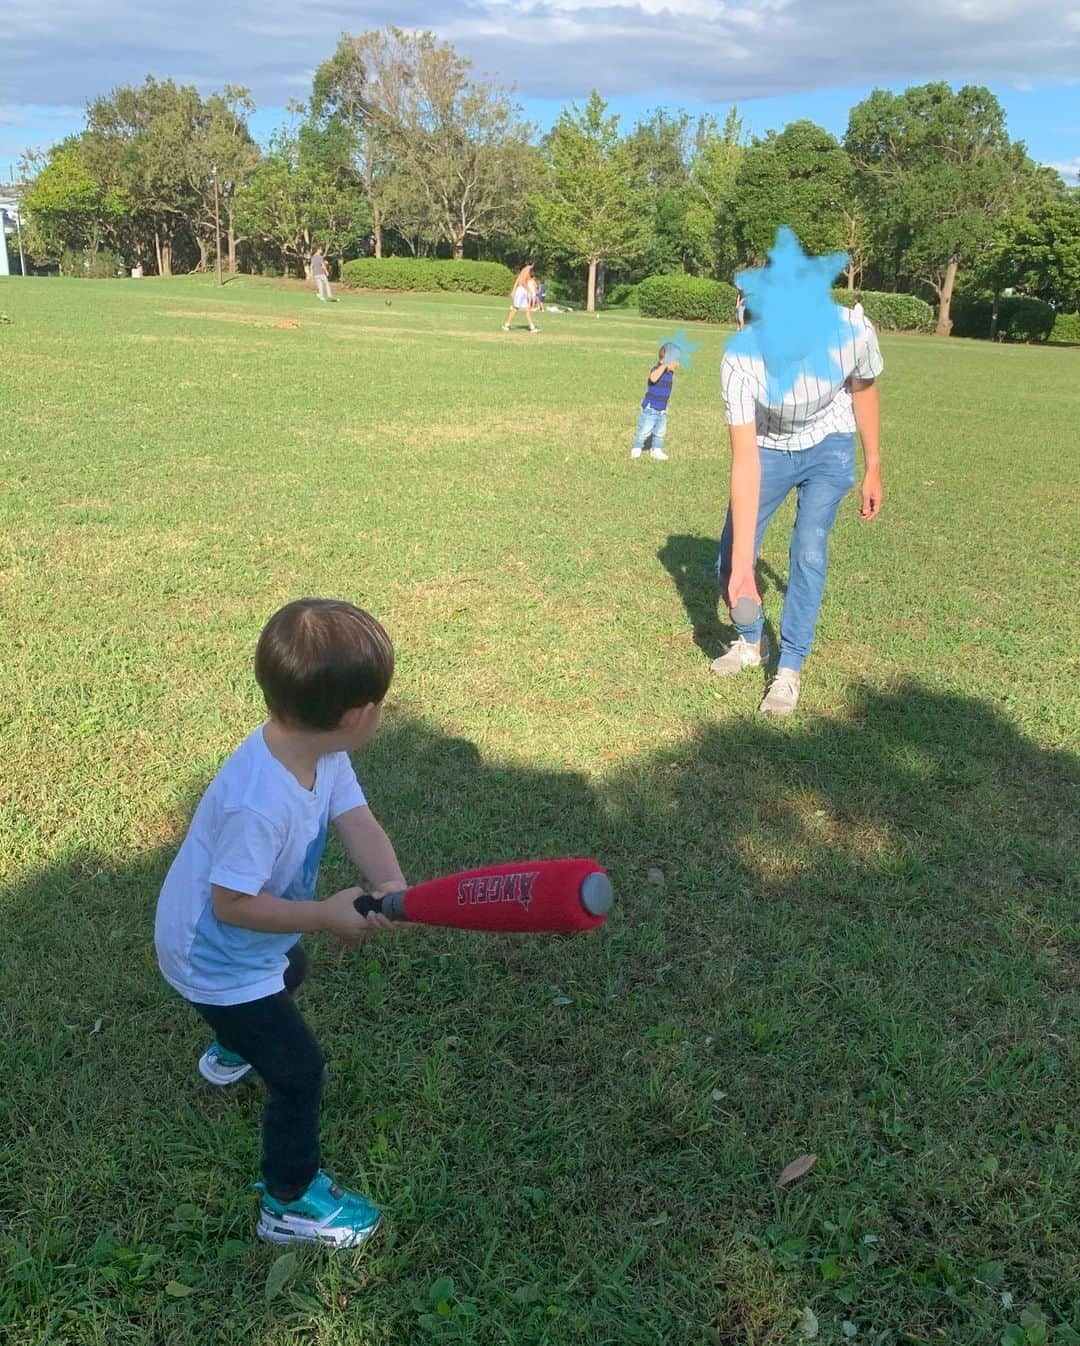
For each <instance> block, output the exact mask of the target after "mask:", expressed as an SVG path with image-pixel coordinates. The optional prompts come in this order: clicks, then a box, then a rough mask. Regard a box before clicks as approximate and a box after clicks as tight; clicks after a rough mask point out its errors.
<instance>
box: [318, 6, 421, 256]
mask: <svg viewBox="0 0 1080 1346" xmlns="http://www.w3.org/2000/svg"><path fill="white" fill-rule="evenodd" d="M396 47H397V44H396V43H395V41H394V39H393V37H392V35H391V32H390V31H389V30H387V31H378V30H376V31H372V32H367V33H361V34H360V35H359V36H355V37H354V36H350V35H349V34H348V33H344V34H342V37H341V40H340V42H339V43H338V46H337V50H336V51H335V52H334V54H333V56H331V57H330V59H329V60H328V61H324V62H323V64H322V65H321V66H319V68H318V70H316V72H315V82H314V86H313V89H312V97H311V106H312V110H313V112H314V113H315V115H316V116H318V117H326V116H335V117H337V118H339V119H340V121H341V122H342V124H343V125H344V126H346V127H347V128H348V129H349V131H351V133H352V136H353V143H354V146H355V151H354V152H355V155H356V166H357V171H358V172H359V174H360V178H361V181H362V182H363V184H364V192H365V195H366V196H367V199H368V205H369V207H370V210H371V242H372V251H373V252H374V254H375V256H376V257H381V256H382V255H383V225H384V222H385V219H386V206H387V197H388V195H389V193H390V190H391V188H392V185H393V184H394V181H395V178H396V177H397V176H398V175H397V173H396V171H395V165H394V158H393V154H392V152H391V149H390V132H391V130H392V125H391V118H390V115H389V112H388V109H389V108H390V107H391V106H392V105H394V104H396V102H397V93H396V89H395V88H394V82H395V81H396V79H397V78H398V77H399V74H400V72H401V70H402V69H403V66H402V63H401V61H400V58H399V56H398V53H397V49H396Z"/></svg>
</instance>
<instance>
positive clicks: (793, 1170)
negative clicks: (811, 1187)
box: [776, 1154, 817, 1187]
mask: <svg viewBox="0 0 1080 1346" xmlns="http://www.w3.org/2000/svg"><path fill="white" fill-rule="evenodd" d="M816 1163H817V1155H816V1154H800V1155H799V1157H798V1159H793V1160H792V1161H791V1163H790V1164H788V1166H787V1168H785V1169H784V1171H783V1172H782V1173H781V1174H780V1176H779V1177H778V1178H777V1180H776V1185H777V1187H786V1186H787V1185H788V1183H789V1182H794V1181H795V1179H796V1178H801V1177H802V1176H803V1174H804V1173H809V1172H810V1170H811V1169H812V1168H813V1167H814V1165H815V1164H816Z"/></svg>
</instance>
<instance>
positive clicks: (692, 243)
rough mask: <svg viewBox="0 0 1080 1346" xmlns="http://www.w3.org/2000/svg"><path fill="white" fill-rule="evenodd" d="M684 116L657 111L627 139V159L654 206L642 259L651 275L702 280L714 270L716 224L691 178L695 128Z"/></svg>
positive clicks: (640, 185) (638, 185)
mask: <svg viewBox="0 0 1080 1346" xmlns="http://www.w3.org/2000/svg"><path fill="white" fill-rule="evenodd" d="M692 125H693V123H692V121H691V119H690V117H689V116H688V115H687V114H686V113H685V112H681V111H680V112H677V113H670V112H667V111H665V110H664V109H663V108H657V109H656V111H654V112H652V113H651V114H650V115H649V117H648V118H647V119H646V120H644V121H641V122H639V123H638V124H637V126H635V128H634V130H633V131H632V132H631V133H630V135H629V136H628V137H627V139H626V155H627V161H628V163H629V166H630V172H631V174H632V176H633V179H634V182H635V185H636V186H637V188H638V189H639V191H640V193H641V195H642V199H643V200H644V201H648V202H651V203H652V229H651V231H650V233H651V238H650V239H649V240H648V242H647V244H646V247H645V251H644V253H643V255H642V269H643V270H644V271H645V272H646V274H649V273H655V272H663V271H690V272H693V273H695V274H698V275H700V274H702V273H703V272H705V271H709V270H711V269H712V268H713V266H714V265H715V248H714V246H713V233H714V228H713V221H712V218H711V216H710V213H709V211H708V209H707V208H706V207H705V205H704V203H703V202H702V201H701V199H700V197H699V195H698V193H697V191H696V189H695V185H694V183H693V180H692V178H691V173H690V164H691V154H692V144H693V140H692V136H691V127H692Z"/></svg>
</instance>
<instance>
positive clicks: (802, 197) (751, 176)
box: [730, 121, 855, 263]
mask: <svg viewBox="0 0 1080 1346" xmlns="http://www.w3.org/2000/svg"><path fill="white" fill-rule="evenodd" d="M854 206H855V174H854V170H853V168H852V165H851V160H850V159H849V158H848V156H847V154H846V153H845V152H844V149H843V148H842V146H841V145H840V144H839V142H838V141H837V140H836V139H835V138H834V137H833V136H831V135H830V134H829V133H828V131H826V130H824V129H823V128H822V127H820V126H816V125H815V124H814V123H813V122H810V121H795V122H792V123H791V124H790V126H787V127H785V129H784V130H783V131H781V132H780V133H779V134H777V133H776V132H774V131H770V132H769V134H768V135H767V136H766V137H765V138H764V139H762V140H757V141H755V142H754V144H753V145H751V146H750V148H749V149H747V150H746V152H745V153H744V154H743V156H742V162H741V163H740V165H739V168H738V172H737V174H736V176H735V180H734V183H733V187H732V192H731V206H730V209H731V215H732V219H733V228H734V233H735V239H736V242H737V244H738V246H739V249H740V252H741V255H742V256H743V257H744V258H746V260H747V261H752V262H757V263H759V262H761V261H763V260H764V258H765V255H766V254H767V252H768V250H769V249H770V248H771V247H772V244H773V239H774V238H775V236H776V231H777V229H778V228H779V227H780V226H781V225H782V224H786V225H788V226H789V228H791V229H792V230H794V232H795V235H796V237H797V238H798V239H799V241H800V243H802V245H803V247H804V248H805V249H806V251H807V252H811V253H826V252H838V251H840V250H842V249H844V248H845V246H846V244H847V242H848V239H849V235H850V225H849V220H850V218H851V214H852V212H853V209H854Z"/></svg>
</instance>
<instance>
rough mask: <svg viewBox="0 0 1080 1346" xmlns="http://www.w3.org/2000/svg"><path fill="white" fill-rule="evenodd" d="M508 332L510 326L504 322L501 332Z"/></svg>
mask: <svg viewBox="0 0 1080 1346" xmlns="http://www.w3.org/2000/svg"><path fill="white" fill-rule="evenodd" d="M509 330H510V324H509V323H508V322H504V323H503V331H504V332H509Z"/></svg>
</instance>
